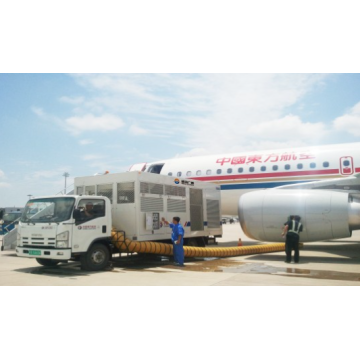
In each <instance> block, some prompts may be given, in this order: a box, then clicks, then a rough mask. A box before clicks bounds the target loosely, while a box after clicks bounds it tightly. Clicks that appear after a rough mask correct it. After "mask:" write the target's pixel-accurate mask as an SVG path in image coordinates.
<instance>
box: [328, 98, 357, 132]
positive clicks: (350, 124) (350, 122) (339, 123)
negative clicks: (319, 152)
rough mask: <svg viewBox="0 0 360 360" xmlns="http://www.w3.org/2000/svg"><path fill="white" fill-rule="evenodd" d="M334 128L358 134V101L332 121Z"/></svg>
mask: <svg viewBox="0 0 360 360" xmlns="http://www.w3.org/2000/svg"><path fill="white" fill-rule="evenodd" d="M333 126H334V129H335V130H337V131H346V132H348V133H350V134H352V135H355V136H360V102H358V103H357V104H356V105H355V106H354V107H352V108H351V109H350V111H349V112H348V113H347V114H345V115H343V116H340V117H338V118H336V119H335V120H334V122H333Z"/></svg>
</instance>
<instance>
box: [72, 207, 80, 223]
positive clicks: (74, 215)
mask: <svg viewBox="0 0 360 360" xmlns="http://www.w3.org/2000/svg"><path fill="white" fill-rule="evenodd" d="M73 218H74V219H75V220H78V221H79V220H81V213H80V210H79V209H74V212H73Z"/></svg>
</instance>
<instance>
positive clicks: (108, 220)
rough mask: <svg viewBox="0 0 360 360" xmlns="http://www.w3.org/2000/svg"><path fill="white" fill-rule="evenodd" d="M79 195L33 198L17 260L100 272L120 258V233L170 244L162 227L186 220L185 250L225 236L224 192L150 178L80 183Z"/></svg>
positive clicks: (21, 227) (115, 176) (107, 177)
mask: <svg viewBox="0 0 360 360" xmlns="http://www.w3.org/2000/svg"><path fill="white" fill-rule="evenodd" d="M74 192H75V194H74V195H64V196H47V197H39V198H33V199H31V200H29V201H28V203H27V204H26V207H25V210H24V212H23V215H22V217H21V219H20V223H19V227H18V235H17V246H16V254H17V255H18V256H21V257H29V258H35V259H36V260H37V261H38V263H39V264H41V265H45V266H55V265H57V264H58V263H59V262H63V261H68V260H80V262H81V265H82V268H83V269H85V270H90V271H95V270H102V269H104V268H105V267H107V266H108V264H109V261H110V260H111V258H112V255H113V254H114V253H116V252H118V250H117V248H116V247H114V246H113V245H112V242H111V231H112V228H115V229H116V230H118V231H122V232H124V233H125V234H124V236H126V237H127V238H128V239H131V240H133V241H163V242H170V238H171V229H170V228H169V227H168V226H165V224H164V222H163V221H162V219H163V218H165V219H166V220H167V221H170V222H171V220H172V218H173V217H174V216H179V217H180V218H181V223H182V225H183V226H184V229H185V236H184V241H185V245H186V244H188V245H192V246H205V244H206V243H207V242H208V240H209V239H210V238H213V239H216V238H217V237H221V236H222V225H221V214H220V209H221V197H220V187H219V186H217V185H215V184H211V183H205V182H200V181H192V180H187V179H181V178H175V177H170V176H163V175H157V174H151V173H145V172H140V173H139V172H127V173H122V174H107V175H101V176H86V177H78V178H75V183H74Z"/></svg>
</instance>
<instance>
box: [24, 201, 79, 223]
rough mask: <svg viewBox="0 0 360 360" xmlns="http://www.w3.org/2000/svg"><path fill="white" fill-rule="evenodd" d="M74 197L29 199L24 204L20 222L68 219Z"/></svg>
mask: <svg viewBox="0 0 360 360" xmlns="http://www.w3.org/2000/svg"><path fill="white" fill-rule="evenodd" d="M74 202H75V199H74V198H61V197H60V198H48V199H31V200H29V201H28V203H27V204H26V207H25V210H24V212H23V215H22V217H21V221H22V222H32V223H42V222H44V223H46V222H61V221H65V220H68V219H70V217H71V212H72V210H73V208H74Z"/></svg>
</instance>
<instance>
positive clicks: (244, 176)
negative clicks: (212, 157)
mask: <svg viewBox="0 0 360 360" xmlns="http://www.w3.org/2000/svg"><path fill="white" fill-rule="evenodd" d="M356 170H358V169H356ZM338 174H339V169H326V170H313V171H286V172H285V171H283V172H276V173H275V172H272V173H256V174H242V175H238V174H236V175H218V176H199V177H192V178H191V179H194V180H200V181H219V180H241V179H263V178H273V179H276V178H278V177H280V176H286V177H288V176H309V175H338Z"/></svg>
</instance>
